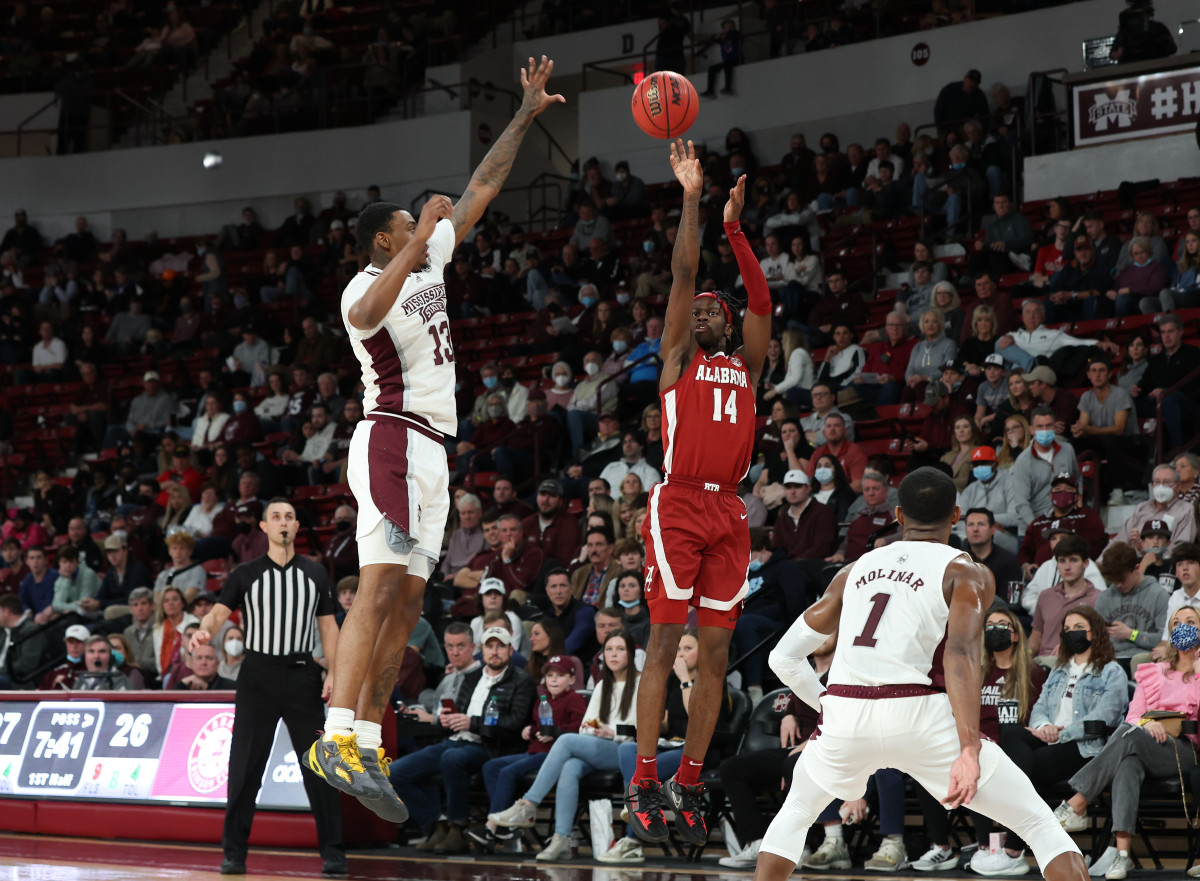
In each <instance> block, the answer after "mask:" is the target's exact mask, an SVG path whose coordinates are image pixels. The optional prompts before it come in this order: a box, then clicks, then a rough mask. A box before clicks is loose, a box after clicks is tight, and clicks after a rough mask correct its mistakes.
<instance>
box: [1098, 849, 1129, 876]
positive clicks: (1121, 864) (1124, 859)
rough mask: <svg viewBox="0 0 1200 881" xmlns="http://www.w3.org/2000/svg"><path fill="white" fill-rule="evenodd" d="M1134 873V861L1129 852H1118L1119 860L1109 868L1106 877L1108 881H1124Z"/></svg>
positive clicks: (1114, 861)
mask: <svg viewBox="0 0 1200 881" xmlns="http://www.w3.org/2000/svg"><path fill="white" fill-rule="evenodd" d="M1132 871H1133V860H1131V859H1130V858H1129V852H1128V851H1124V850H1121V851H1117V858H1116V859H1115V860H1113V864H1112V865H1111V866H1109V867H1108V871H1107V872H1105V873H1104V877H1105V878H1107V879H1108V881H1124V879H1125V876H1127V875H1128V874H1129V873H1130V872H1132Z"/></svg>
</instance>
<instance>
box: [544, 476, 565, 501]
mask: <svg viewBox="0 0 1200 881" xmlns="http://www.w3.org/2000/svg"><path fill="white" fill-rule="evenodd" d="M538 492H540V493H547V494H548V495H552V496H558V497H559V498H561V497H562V494H563V488H562V484H561V483H559V482H558V481H557V480H543V481H542V482H541V483H539V484H538Z"/></svg>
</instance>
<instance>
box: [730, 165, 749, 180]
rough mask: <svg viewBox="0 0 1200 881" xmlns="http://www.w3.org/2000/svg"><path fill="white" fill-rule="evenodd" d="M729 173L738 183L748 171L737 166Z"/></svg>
mask: <svg viewBox="0 0 1200 881" xmlns="http://www.w3.org/2000/svg"><path fill="white" fill-rule="evenodd" d="M729 173H730V174H732V175H733V179H734V180H735V181H736V180H737V179H738V178H739V177H741V176H742V175H743V174H745V173H746V169H744V168H742V166H740V165H735V166H733V168H731V169H729Z"/></svg>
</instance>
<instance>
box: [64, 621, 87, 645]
mask: <svg viewBox="0 0 1200 881" xmlns="http://www.w3.org/2000/svg"><path fill="white" fill-rule="evenodd" d="M91 635H92V634H91V633H89V632H88V629H87V628H86V627H84V626H83V625H82V624H72V625H71V626H70V627H68V628H67V629H66V631H65V632H64V633H63V636H64V637H65V638H67V639H77V640H79V641H80V642H87V639H88V637H89V636H91Z"/></svg>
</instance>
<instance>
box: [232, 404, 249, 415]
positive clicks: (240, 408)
mask: <svg viewBox="0 0 1200 881" xmlns="http://www.w3.org/2000/svg"><path fill="white" fill-rule="evenodd" d="M233 412H234V413H245V412H246V402H245V401H234V402H233Z"/></svg>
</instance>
